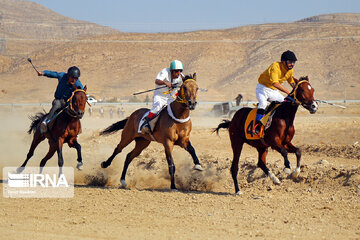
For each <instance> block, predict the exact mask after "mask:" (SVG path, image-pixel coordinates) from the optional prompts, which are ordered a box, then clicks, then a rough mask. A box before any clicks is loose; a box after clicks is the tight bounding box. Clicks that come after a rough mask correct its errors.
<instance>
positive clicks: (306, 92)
mask: <svg viewBox="0 0 360 240" xmlns="http://www.w3.org/2000/svg"><path fill="white" fill-rule="evenodd" d="M290 96H292V97H293V98H294V99H295V101H296V103H298V104H301V105H302V106H303V107H304V108H306V109H307V110H309V111H310V113H315V112H316V111H317V109H318V104H317V102H316V101H315V99H314V88H313V87H312V86H311V85H310V82H309V78H308V77H307V76H306V77H301V78H300V79H299V81H298V82H297V83H296V86H295V88H294V90H293V91H292V93H290Z"/></svg>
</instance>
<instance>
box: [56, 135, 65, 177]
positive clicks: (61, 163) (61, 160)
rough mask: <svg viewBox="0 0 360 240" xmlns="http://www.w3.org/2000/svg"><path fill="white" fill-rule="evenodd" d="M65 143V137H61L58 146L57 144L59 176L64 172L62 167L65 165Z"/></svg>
mask: <svg viewBox="0 0 360 240" xmlns="http://www.w3.org/2000/svg"><path fill="white" fill-rule="evenodd" d="M63 144H64V139H63V138H60V139H59V141H58V146H57V154H58V166H59V177H60V175H61V174H62V167H63V165H64V158H63V154H62V147H63Z"/></svg>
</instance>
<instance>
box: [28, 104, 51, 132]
mask: <svg viewBox="0 0 360 240" xmlns="http://www.w3.org/2000/svg"><path fill="white" fill-rule="evenodd" d="M46 115H47V113H46V112H45V110H44V112H43V113H42V112H38V113H36V114H35V115H34V116H29V119H30V120H31V124H30V128H29V131H27V133H28V134H31V132H35V130H36V127H37V126H38V125H39V123H40V122H42V121H43V119H44V118H45V117H46Z"/></svg>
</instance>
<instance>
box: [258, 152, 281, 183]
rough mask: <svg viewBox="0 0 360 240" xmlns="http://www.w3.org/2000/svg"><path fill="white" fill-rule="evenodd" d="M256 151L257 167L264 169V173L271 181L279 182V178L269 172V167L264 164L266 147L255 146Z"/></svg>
mask: <svg viewBox="0 0 360 240" xmlns="http://www.w3.org/2000/svg"><path fill="white" fill-rule="evenodd" d="M257 151H258V153H259V156H258V167H259V168H261V169H262V170H263V171H264V173H265V174H266V175H268V176H269V177H270V179H271V180H272V181H273V183H275V184H280V180H279V179H278V178H277V177H276V176H275V175H274V174H273V173H272V172H270V170H269V168H268V167H267V166H266V155H267V153H268V149H267V148H257Z"/></svg>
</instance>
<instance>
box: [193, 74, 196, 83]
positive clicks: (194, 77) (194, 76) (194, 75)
mask: <svg viewBox="0 0 360 240" xmlns="http://www.w3.org/2000/svg"><path fill="white" fill-rule="evenodd" d="M193 79H194V80H195V81H196V72H194V74H193Z"/></svg>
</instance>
